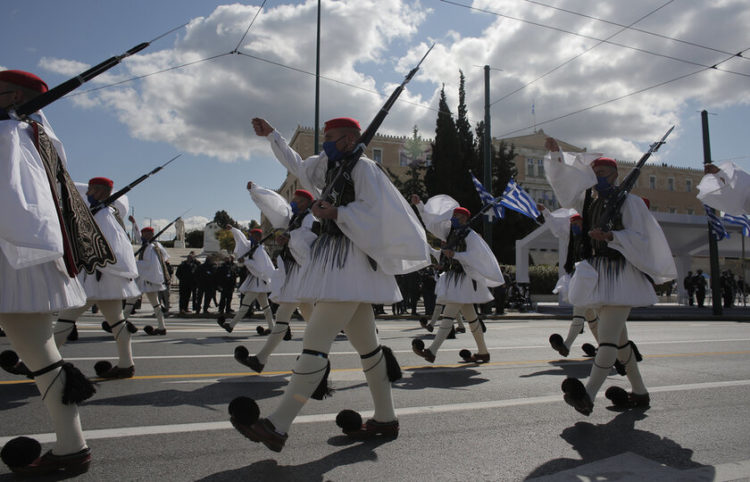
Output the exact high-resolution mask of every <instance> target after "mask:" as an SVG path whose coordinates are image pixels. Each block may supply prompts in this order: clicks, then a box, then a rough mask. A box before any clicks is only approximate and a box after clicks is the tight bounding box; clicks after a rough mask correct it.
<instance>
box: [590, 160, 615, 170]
mask: <svg viewBox="0 0 750 482" xmlns="http://www.w3.org/2000/svg"><path fill="white" fill-rule="evenodd" d="M596 166H609V167H614V168H615V169H617V161H615V160H614V159H611V158H609V157H599V158H596V159H594V162H592V163H591V167H596Z"/></svg>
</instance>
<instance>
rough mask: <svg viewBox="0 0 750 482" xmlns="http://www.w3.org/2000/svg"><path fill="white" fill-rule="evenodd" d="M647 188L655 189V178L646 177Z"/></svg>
mask: <svg viewBox="0 0 750 482" xmlns="http://www.w3.org/2000/svg"><path fill="white" fill-rule="evenodd" d="M648 188H649V189H656V176H648Z"/></svg>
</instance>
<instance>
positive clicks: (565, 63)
mask: <svg viewBox="0 0 750 482" xmlns="http://www.w3.org/2000/svg"><path fill="white" fill-rule="evenodd" d="M672 2H674V0H668V1H667V3H665V4H663V5H661V6H660V7H657V8H655V9H654V10H651V11H650V12H649V13H647V14H646V15H643V16H642V17H640V18H639V19H638V20H636V21H635V22H633V23H631V24H630V25H629V26H626V27H623V28H621V29H620V30H618V31H617V32H615V33H613V34H612V35H610V36H609V37H607V39H606V40H609V39H611V38H613V37H615V36H617V35H619V34H621V33H622V32H624V31H625V30H627V29H628V28H630V26H632V25H635V24H636V23H638V22H640V21H641V20H643V19H645V18H647V17H650V16H651V15H653V14H654V13H656V12H658V11H659V10H661V9H662V8H664V7H666V6H667V5H669V4H670V3H672ZM603 43H604V40H602V41H601V42H598V43H596V44H594V45H592V46H591V47H589V48H587V49H586V50H584V51H583V52H581V53H579V54H578V55H574V56H573V57H571V58H569V59H568V60H566V61H565V62H563V63H561V64H560V65H558V66H557V67H554V68H553V69H551V70H548V71H547V72H545V73H543V74H542V75H541V76H539V77H537V78H536V79H534V80H532V81H531V82H527V83H526V84H524V85H522V86H521V87H519V88H517V89H516V90H514V91H513V92H510V93H508V94H505V95H504V96H502V97H500V98H499V99H497V100H496V101H495V102H491V103H490V104H489V105H490V107H492V106H493V105H495V104H497V103H498V102H500V101H502V100H505V99H507V98H508V97H510V96H512V95H513V94H516V93H518V92H520V91H522V90H523V89H525V88H526V87H528V86H530V85H531V84H533V83H535V82H537V81H539V80H542V79H543V78H545V77H547V76H548V75H549V74H551V73H553V72H555V71H556V70H559V69H561V68H562V67H564V66H566V65H568V64H569V63H571V62H573V61H574V60H576V59H578V58H579V57H583V56H584V55H586V54H587V53H589V52H591V51H592V50H594V49H595V48H597V47H598V46H600V45H601V44H603Z"/></svg>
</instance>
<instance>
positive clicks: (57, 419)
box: [0, 313, 86, 455]
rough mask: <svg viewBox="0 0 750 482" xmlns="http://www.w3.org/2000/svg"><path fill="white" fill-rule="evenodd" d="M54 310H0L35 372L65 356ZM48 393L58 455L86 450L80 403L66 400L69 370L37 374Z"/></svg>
mask: <svg viewBox="0 0 750 482" xmlns="http://www.w3.org/2000/svg"><path fill="white" fill-rule="evenodd" d="M52 321H53V317H52V315H51V314H46V313H30V314H13V315H10V314H6V313H3V314H0V324H2V326H3V328H4V329H5V333H6V335H7V336H8V339H9V340H10V342H11V344H12V345H13V349H14V350H16V352H17V353H18V356H19V357H20V358H21V359H22V360H23V362H24V363H25V364H26V366H27V367H28V368H29V370H31V371H32V372H34V371H38V370H41V369H43V368H46V367H48V366H50V365H52V364H53V363H56V362H58V361H60V360H61V359H62V357H61V356H60V352H59V351H58V350H57V346H55V341H54V338H53V336H52ZM34 382H35V383H36V386H37V388H38V389H39V392H40V393H41V394H42V396H43V397H44V405H45V406H46V407H47V411H48V412H49V414H50V416H51V418H52V422H53V424H54V427H55V434H56V436H57V441H56V443H55V447H54V448H53V449H52V451H53V453H54V454H56V455H67V454H71V453H75V452H78V451H80V450H83V449H84V448H85V447H86V441H85V440H84V438H83V431H82V430H81V420H80V418H79V416H78V406H77V405H75V404H71V405H65V404H63V403H62V394H63V388H64V386H65V373H64V372H63V371H62V368H55V369H54V370H51V371H49V372H47V373H45V374H43V375H39V376H37V377H36V378H34Z"/></svg>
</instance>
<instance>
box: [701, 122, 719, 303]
mask: <svg viewBox="0 0 750 482" xmlns="http://www.w3.org/2000/svg"><path fill="white" fill-rule="evenodd" d="M701 126H702V128H703V164H711V143H710V141H709V137H708V112H706V111H705V110H702V111H701ZM709 209H711V211H714V212H716V211H715V210H714V209H713V208H709ZM708 253H709V260H710V263H711V306H712V307H713V314H714V315H721V314H722V306H721V278H720V276H719V247H718V244H717V243H716V238H715V237H714V233H713V230H712V229H711V223H708Z"/></svg>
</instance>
